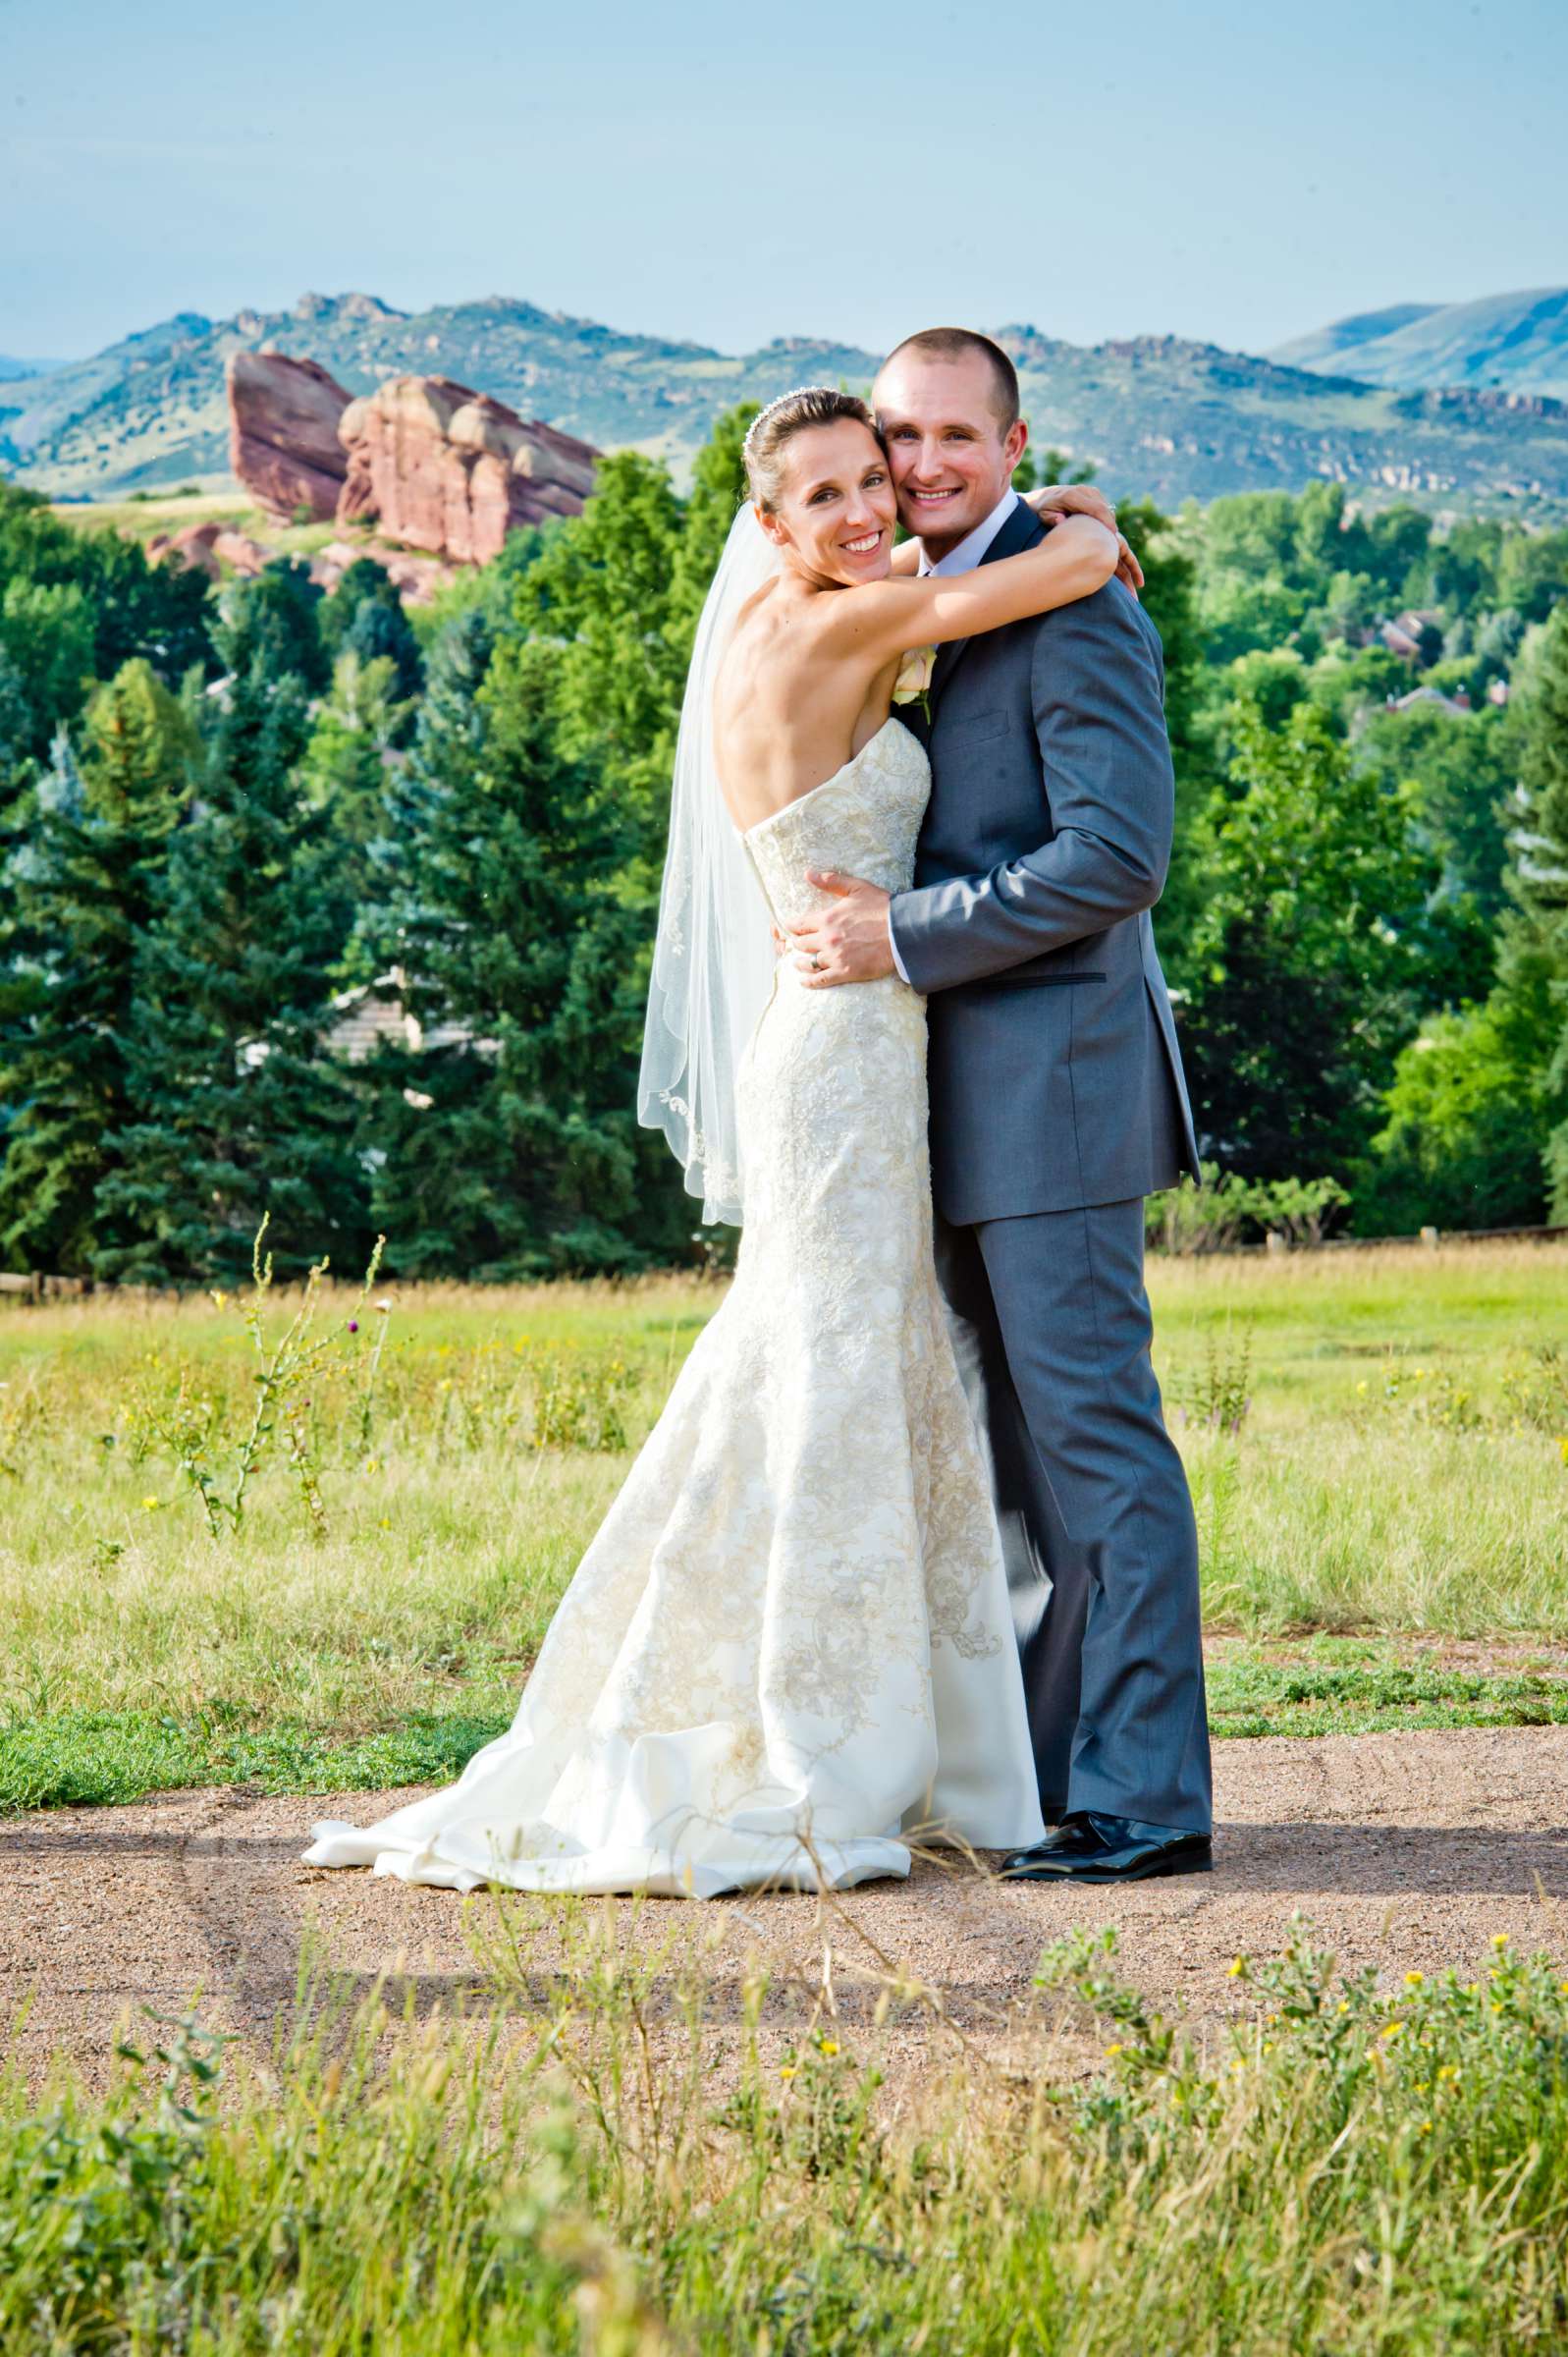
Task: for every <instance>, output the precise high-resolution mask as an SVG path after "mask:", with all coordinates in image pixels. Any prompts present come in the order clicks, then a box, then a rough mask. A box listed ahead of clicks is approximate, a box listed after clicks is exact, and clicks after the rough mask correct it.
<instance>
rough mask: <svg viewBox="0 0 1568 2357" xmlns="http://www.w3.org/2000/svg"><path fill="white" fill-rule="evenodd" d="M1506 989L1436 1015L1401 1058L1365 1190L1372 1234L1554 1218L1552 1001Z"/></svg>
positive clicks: (1362, 1183) (1363, 1222)
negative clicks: (1549, 1125) (1547, 1035)
mask: <svg viewBox="0 0 1568 2357" xmlns="http://www.w3.org/2000/svg"><path fill="white" fill-rule="evenodd" d="M1537 995H1538V999H1540V1000H1541V1004H1539V1005H1538V1007H1537V1008H1536V1009H1535V1010H1534V1011H1531V1010H1529V1009H1527V1007H1526V1005H1525V1004H1524V1003H1523V1001H1522V995H1521V994H1520V993H1519V992H1514V993H1510V994H1507V995H1504V994H1503V993H1501V992H1498V993H1497V994H1495V995H1494V996H1493V997H1492V998H1490V999H1488V1000H1487V1002H1486V1003H1485V1004H1484V1005H1481V1006H1476V1007H1469V1008H1466V1009H1465V1010H1464V1011H1463V1012H1462V1013H1458V1014H1454V1013H1443V1014H1435V1015H1433V1016H1431V1017H1429V1019H1428V1021H1427V1022H1426V1023H1425V1024H1424V1025H1423V1026H1422V1029H1421V1031H1420V1032H1419V1033H1418V1035H1417V1036H1416V1038H1414V1039H1413V1040H1411V1041H1410V1042H1409V1043H1408V1045H1407V1046H1406V1047H1405V1048H1403V1049H1402V1050H1401V1052H1400V1055H1399V1058H1398V1060H1397V1062H1396V1064H1395V1066H1394V1075H1393V1080H1392V1082H1391V1084H1390V1086H1389V1088H1388V1090H1387V1092H1386V1095H1385V1097H1384V1100H1383V1103H1384V1111H1385V1114H1386V1120H1385V1122H1384V1124H1383V1126H1382V1127H1381V1129H1379V1131H1378V1133H1377V1135H1376V1136H1375V1137H1374V1138H1373V1139H1372V1140H1371V1147H1372V1154H1371V1159H1370V1161H1369V1163H1368V1165H1367V1167H1366V1168H1365V1170H1364V1172H1363V1174H1362V1175H1361V1177H1360V1178H1359V1179H1358V1183H1357V1187H1356V1208H1357V1225H1358V1227H1359V1229H1360V1230H1361V1232H1362V1233H1364V1234H1368V1235H1412V1234H1414V1233H1416V1231H1417V1230H1418V1229H1419V1228H1422V1227H1426V1226H1429V1225H1430V1226H1433V1227H1436V1228H1449V1229H1454V1228H1510V1227H1530V1226H1533V1225H1535V1224H1536V1223H1537V1222H1539V1221H1541V1219H1542V1218H1543V1217H1544V1216H1545V1202H1544V1182H1543V1179H1542V1175H1541V1137H1542V1133H1543V1131H1542V1114H1543V1107H1544V1101H1545V1090H1544V1086H1543V1075H1542V1072H1541V1064H1540V1040H1541V1033H1542V1030H1543V1027H1544V1021H1545V1016H1546V1008H1545V1005H1544V1003H1543V1002H1544V994H1541V993H1538V994H1537Z"/></svg>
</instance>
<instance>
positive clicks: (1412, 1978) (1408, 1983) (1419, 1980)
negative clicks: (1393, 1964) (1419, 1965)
mask: <svg viewBox="0 0 1568 2357" xmlns="http://www.w3.org/2000/svg"><path fill="white" fill-rule="evenodd" d="M1426 1978H1427V1976H1426V1974H1425V1973H1424V1972H1407V1973H1406V1975H1405V1987H1406V1988H1407V1989H1419V1988H1421V1987H1422V1985H1423V1983H1424V1982H1425V1980H1426Z"/></svg>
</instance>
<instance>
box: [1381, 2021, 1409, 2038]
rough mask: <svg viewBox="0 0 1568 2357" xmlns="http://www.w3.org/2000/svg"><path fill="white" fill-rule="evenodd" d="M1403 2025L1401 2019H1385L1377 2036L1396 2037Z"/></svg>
mask: <svg viewBox="0 0 1568 2357" xmlns="http://www.w3.org/2000/svg"><path fill="white" fill-rule="evenodd" d="M1404 2026H1405V2025H1404V2023H1403V2022H1402V2021H1385V2022H1384V2023H1383V2025H1382V2028H1381V2029H1380V2030H1379V2032H1378V2035H1379V2038H1397V2037H1398V2036H1399V2034H1400V2032H1401V2030H1403V2028H1404Z"/></svg>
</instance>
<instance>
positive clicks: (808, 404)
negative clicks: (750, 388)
mask: <svg viewBox="0 0 1568 2357" xmlns="http://www.w3.org/2000/svg"><path fill="white" fill-rule="evenodd" d="M840 417H852V418H853V419H854V421H855V423H856V425H863V426H864V427H865V429H866V431H867V433H868V434H870V436H871V437H872V440H873V441H874V442H876V443H877V445H878V447H879V448H880V447H881V444H882V436H881V435H880V434H879V433H878V431H877V421H876V419H875V417H873V415H872V413H871V411H869V410H868V409H867V407H866V405H865V403H864V402H863V401H861V400H860V399H859V398H858V397H857V396H856V395H855V394H853V393H840V392H838V390H837V388H836V387H834V386H832V385H799V386H797V387H796V388H795V390H794V392H793V393H781V394H780V396H779V398H778V400H777V401H770V402H769V404H768V406H767V408H766V409H765V410H763V411H761V412H760V413H759V414H758V415H757V416H755V417H753V419H752V421H751V423H750V425H749V426H748V427H747V429H746V439H745V442H744V444H743V445H742V450H741V455H742V457H743V458H744V460H745V463H746V480H747V482H748V483H749V484H750V485H751V496H752V498H753V499H754V500H755V501H756V503H757V505H758V507H759V508H762V509H763V510H765V511H766V513H767V514H768V515H770V516H771V515H772V514H773V511H774V508H775V506H776V505H777V502H778V498H779V494H780V492H781V491H782V490H783V489H784V465H783V461H784V451H785V450H786V449H787V447H788V445H789V444H790V443H791V442H792V441H793V440H794V438H795V436H796V434H803V433H806V432H808V431H809V430H810V428H811V427H812V426H814V425H837V424H838V420H839V418H840Z"/></svg>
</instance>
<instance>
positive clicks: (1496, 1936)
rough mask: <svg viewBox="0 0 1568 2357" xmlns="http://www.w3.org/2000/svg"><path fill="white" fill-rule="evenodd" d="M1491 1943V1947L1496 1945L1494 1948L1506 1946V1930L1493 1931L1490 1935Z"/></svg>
mask: <svg viewBox="0 0 1568 2357" xmlns="http://www.w3.org/2000/svg"><path fill="white" fill-rule="evenodd" d="M1491 1945H1492V1946H1493V1947H1496V1948H1503V1947H1506V1946H1507V1945H1508V1935H1507V1933H1506V1932H1493V1933H1492V1935H1491Z"/></svg>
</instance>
